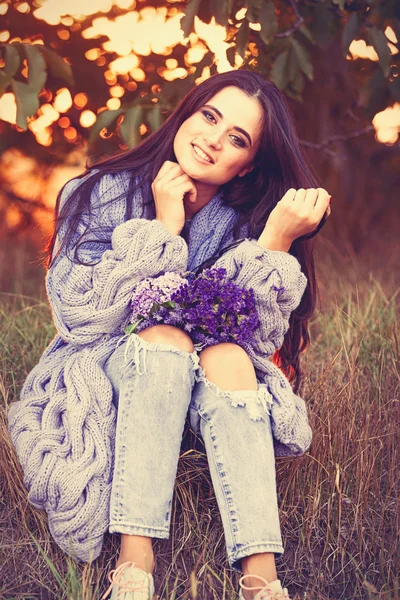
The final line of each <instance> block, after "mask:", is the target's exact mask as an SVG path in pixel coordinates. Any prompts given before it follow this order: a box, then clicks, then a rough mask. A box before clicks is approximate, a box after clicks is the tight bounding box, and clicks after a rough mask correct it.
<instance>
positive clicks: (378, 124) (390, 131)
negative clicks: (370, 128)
mask: <svg viewBox="0 0 400 600" xmlns="http://www.w3.org/2000/svg"><path fill="white" fill-rule="evenodd" d="M372 124H373V125H374V127H375V129H376V139H377V140H378V141H379V142H382V143H384V144H395V143H396V142H397V140H398V139H399V133H400V103H399V102H395V104H394V105H393V106H389V107H388V108H386V109H385V110H383V111H382V112H379V113H377V114H376V115H375V117H374V118H373V119H372Z"/></svg>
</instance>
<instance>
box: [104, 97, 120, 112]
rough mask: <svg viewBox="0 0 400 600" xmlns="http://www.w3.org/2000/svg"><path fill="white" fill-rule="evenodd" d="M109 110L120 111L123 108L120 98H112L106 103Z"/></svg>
mask: <svg viewBox="0 0 400 600" xmlns="http://www.w3.org/2000/svg"><path fill="white" fill-rule="evenodd" d="M106 106H107V108H108V110H118V109H119V107H120V106H121V100H120V99H119V98H110V99H109V100H107V102H106Z"/></svg>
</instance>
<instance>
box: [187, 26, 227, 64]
mask: <svg viewBox="0 0 400 600" xmlns="http://www.w3.org/2000/svg"><path fill="white" fill-rule="evenodd" d="M194 28H195V31H196V33H197V35H198V36H199V38H201V39H202V40H205V41H206V42H207V46H208V47H209V48H210V50H212V51H213V52H214V54H215V58H216V64H217V70H218V72H219V73H225V72H226V71H232V66H231V65H230V63H229V61H228V59H227V58H226V51H227V49H228V48H229V46H230V44H227V43H226V42H224V39H225V37H226V29H225V27H222V25H217V24H216V22H215V18H214V17H213V18H212V19H211V22H210V23H208V24H206V23H203V21H200V19H199V18H198V17H195V19H194Z"/></svg>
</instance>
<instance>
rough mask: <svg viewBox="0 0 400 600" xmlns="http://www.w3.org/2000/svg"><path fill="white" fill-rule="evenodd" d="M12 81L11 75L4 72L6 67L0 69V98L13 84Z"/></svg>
mask: <svg viewBox="0 0 400 600" xmlns="http://www.w3.org/2000/svg"><path fill="white" fill-rule="evenodd" d="M11 81H12V77H11V75H7V73H5V72H4V69H1V70H0V98H1V97H2V95H3V94H4V93H5V91H6V90H7V88H8V86H9V85H10V84H11Z"/></svg>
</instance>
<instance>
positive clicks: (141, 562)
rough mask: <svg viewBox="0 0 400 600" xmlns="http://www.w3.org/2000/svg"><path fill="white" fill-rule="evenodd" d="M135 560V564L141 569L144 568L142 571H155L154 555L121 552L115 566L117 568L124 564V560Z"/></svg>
mask: <svg viewBox="0 0 400 600" xmlns="http://www.w3.org/2000/svg"><path fill="white" fill-rule="evenodd" d="M128 561H130V562H134V563H135V566H136V567H138V568H139V569H142V571H145V572H146V573H151V574H153V573H154V566H155V564H154V556H146V557H143V556H140V555H135V554H122V553H121V554H120V555H119V557H118V560H117V564H116V566H115V568H118V567H119V566H120V565H122V564H123V563H124V562H128Z"/></svg>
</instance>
